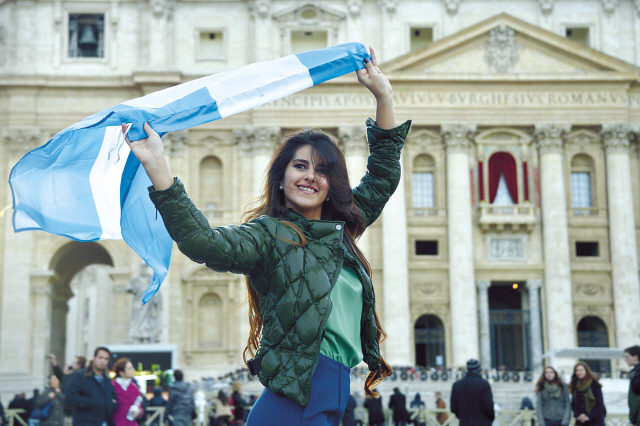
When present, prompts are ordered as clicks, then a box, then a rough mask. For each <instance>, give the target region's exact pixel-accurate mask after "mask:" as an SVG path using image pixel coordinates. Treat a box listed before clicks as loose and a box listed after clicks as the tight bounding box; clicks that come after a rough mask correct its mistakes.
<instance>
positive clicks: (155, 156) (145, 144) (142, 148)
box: [122, 123, 174, 191]
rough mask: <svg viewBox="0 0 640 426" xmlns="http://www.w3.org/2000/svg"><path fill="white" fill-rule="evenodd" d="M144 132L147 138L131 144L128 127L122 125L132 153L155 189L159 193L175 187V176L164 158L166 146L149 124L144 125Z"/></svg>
mask: <svg viewBox="0 0 640 426" xmlns="http://www.w3.org/2000/svg"><path fill="white" fill-rule="evenodd" d="M144 131H145V132H146V133H147V137H146V138H144V139H140V140H137V141H133V142H131V141H130V140H129V136H128V135H127V134H126V133H127V125H126V124H124V123H123V124H122V133H123V134H124V135H125V136H124V138H125V141H126V142H127V145H129V148H131V152H133V155H135V156H136V158H137V159H138V160H139V161H140V163H141V164H142V166H143V167H144V170H145V171H146V172H147V175H148V176H149V179H151V182H152V183H153V187H154V188H155V189H156V190H157V191H163V190H165V189H167V188H169V187H170V186H171V185H173V182H174V181H173V176H171V172H170V171H169V165H168V164H167V159H166V158H165V157H164V146H163V145H162V139H160V135H158V134H157V133H156V132H155V130H153V129H152V128H151V126H149V123H144Z"/></svg>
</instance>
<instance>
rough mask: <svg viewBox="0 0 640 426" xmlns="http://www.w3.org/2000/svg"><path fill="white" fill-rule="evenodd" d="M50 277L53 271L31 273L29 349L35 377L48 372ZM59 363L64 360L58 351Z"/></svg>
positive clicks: (32, 372) (42, 376)
mask: <svg viewBox="0 0 640 426" xmlns="http://www.w3.org/2000/svg"><path fill="white" fill-rule="evenodd" d="M51 277H53V271H42V272H40V271H38V272H33V273H32V274H31V283H30V284H31V285H30V286H31V297H32V303H31V306H33V315H32V317H31V321H32V326H31V341H32V342H33V347H32V349H31V353H30V354H29V355H30V356H31V374H32V375H33V376H35V377H41V378H42V379H44V378H45V377H46V376H47V374H48V373H49V370H50V367H49V361H48V360H47V359H46V355H48V354H49V353H50V352H51V347H50V343H51V342H50V338H51V297H52V285H51ZM56 354H57V355H58V356H59V359H60V363H61V364H62V363H63V362H64V357H63V356H61V353H60V352H57V353H56Z"/></svg>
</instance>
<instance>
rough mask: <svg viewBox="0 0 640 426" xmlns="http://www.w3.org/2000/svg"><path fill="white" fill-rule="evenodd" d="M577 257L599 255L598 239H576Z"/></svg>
mask: <svg viewBox="0 0 640 426" xmlns="http://www.w3.org/2000/svg"><path fill="white" fill-rule="evenodd" d="M576 256H577V257H598V256H600V248H599V246H598V242H597V241H576Z"/></svg>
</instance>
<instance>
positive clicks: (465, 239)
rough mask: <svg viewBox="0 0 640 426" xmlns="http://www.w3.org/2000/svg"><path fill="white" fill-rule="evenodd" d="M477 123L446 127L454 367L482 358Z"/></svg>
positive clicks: (444, 132)
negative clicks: (473, 157)
mask: <svg viewBox="0 0 640 426" xmlns="http://www.w3.org/2000/svg"><path fill="white" fill-rule="evenodd" d="M475 131H476V125H475V124H469V123H464V124H446V125H443V126H442V133H443V136H444V141H445V146H446V149H447V221H448V223H447V226H448V231H449V233H448V237H449V239H448V242H449V289H450V306H451V336H452V338H451V340H452V348H453V366H452V367H454V368H455V367H462V366H464V365H466V361H467V360H468V359H469V358H478V309H477V302H476V298H475V297H473V296H474V295H475V294H476V291H475V278H474V275H475V272H474V266H473V227H472V224H471V217H472V212H471V181H470V173H469V170H470V168H469V148H470V147H471V141H472V139H473V135H474V133H475Z"/></svg>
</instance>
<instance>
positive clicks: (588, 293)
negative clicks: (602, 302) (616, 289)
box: [576, 283, 606, 297]
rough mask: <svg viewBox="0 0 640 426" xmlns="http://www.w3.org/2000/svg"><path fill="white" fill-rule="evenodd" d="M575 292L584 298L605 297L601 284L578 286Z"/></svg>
mask: <svg viewBox="0 0 640 426" xmlns="http://www.w3.org/2000/svg"><path fill="white" fill-rule="evenodd" d="M576 292H577V293H580V295H581V296H585V297H602V296H605V293H606V291H605V288H604V286H602V285H601V284H594V283H589V284H578V285H577V286H576Z"/></svg>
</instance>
